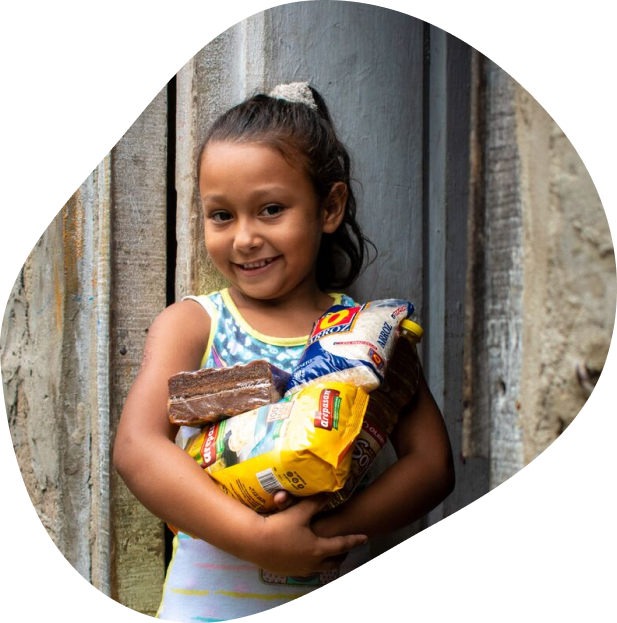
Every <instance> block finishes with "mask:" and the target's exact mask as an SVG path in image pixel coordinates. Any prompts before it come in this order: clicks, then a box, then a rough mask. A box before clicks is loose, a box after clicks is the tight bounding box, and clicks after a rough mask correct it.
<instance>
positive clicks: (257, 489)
mask: <svg viewBox="0 0 617 623" xmlns="http://www.w3.org/2000/svg"><path fill="white" fill-rule="evenodd" d="M367 403H368V395H367V393H366V392H365V391H364V390H362V389H361V388H358V387H354V386H353V385H349V384H346V383H337V382H331V383H326V384H319V385H314V386H311V387H307V388H305V389H303V390H301V391H299V392H297V393H295V394H294V395H292V396H291V397H289V398H284V399H283V400H281V401H279V402H276V403H274V404H270V405H265V406H263V407H259V408H258V409H253V410H252V411H248V412H247V413H243V414H241V415H236V416H235V417H232V418H229V419H227V420H223V421H222V422H219V423H218V424H215V425H213V426H209V427H206V428H204V429H203V430H202V431H200V432H199V433H198V434H196V435H194V436H193V437H192V438H191V439H190V440H189V442H188V445H187V447H186V451H187V452H188V453H189V454H190V455H191V456H192V457H193V458H194V459H195V460H196V461H197V462H198V463H199V464H200V465H201V466H202V467H203V468H204V469H205V470H206V471H207V472H208V474H210V476H211V477H212V478H213V479H214V480H215V481H216V482H217V484H218V485H219V486H220V487H221V488H222V489H223V490H224V491H225V492H226V493H228V494H229V495H231V496H233V497H235V498H236V499H238V500H240V501H241V502H242V503H244V504H245V505H247V506H249V507H250V508H253V509H254V510H256V511H257V512H260V513H267V512H271V511H273V510H275V505H274V494H275V493H276V491H280V490H286V491H289V492H290V493H291V494H293V495H295V496H308V495H315V494H316V493H322V492H334V491H338V490H339V489H340V488H341V487H343V485H344V484H345V480H346V478H347V476H348V475H349V470H350V466H351V452H350V448H351V446H352V445H353V442H354V441H355V439H356V437H357V436H358V434H359V433H360V430H361V429H362V420H363V418H364V413H365V411H366V407H367Z"/></svg>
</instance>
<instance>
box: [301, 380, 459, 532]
mask: <svg viewBox="0 0 617 623" xmlns="http://www.w3.org/2000/svg"><path fill="white" fill-rule="evenodd" d="M390 439H391V441H392V445H393V446H394V449H395V451H396V454H397V457H398V460H397V461H396V463H394V464H393V465H392V466H391V467H389V468H388V469H387V470H386V471H385V472H384V473H383V474H382V475H381V476H380V477H379V478H378V479H377V480H375V482H374V483H373V484H372V485H370V486H369V487H367V488H366V489H365V490H363V491H361V492H360V493H358V494H356V495H354V496H352V497H351V499H350V500H348V501H347V502H346V503H345V504H342V505H341V506H340V507H338V508H337V509H335V510H333V511H331V512H329V513H327V514H323V515H321V516H319V517H317V518H316V519H315V520H314V522H313V530H314V531H315V533H316V534H318V535H320V536H332V535H336V534H348V533H351V532H354V533H355V532H361V533H362V534H366V535H368V536H369V537H373V536H378V535H382V534H387V533H390V532H393V531H395V530H398V529H399V528H402V527H404V526H406V525H408V524H410V523H411V522H413V521H415V520H416V519H418V518H419V517H422V516H423V515H425V514H426V513H428V511H430V510H431V509H433V508H435V506H437V505H438V504H439V503H440V502H441V501H443V500H444V499H445V498H446V497H447V496H448V495H449V494H450V493H451V492H452V490H453V488H454V466H453V461H452V449H451V447H450V440H449V438H448V433H447V431H446V427H445V424H444V421H443V418H442V416H441V413H440V411H439V408H438V406H437V404H436V402H435V400H434V398H433V396H432V395H431V392H430V390H429V388H428V386H427V384H426V381H425V379H424V375H423V374H422V373H421V374H420V384H419V387H418V392H417V393H416V395H415V397H414V399H413V401H412V402H411V404H410V405H409V406H408V407H407V408H406V409H404V410H403V411H402V413H401V415H400V417H399V420H398V423H397V425H396V426H395V428H394V430H393V432H392V434H391V435H390Z"/></svg>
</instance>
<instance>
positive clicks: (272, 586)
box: [114, 83, 454, 622]
mask: <svg viewBox="0 0 617 623" xmlns="http://www.w3.org/2000/svg"><path fill="white" fill-rule="evenodd" d="M198 181H199V190H200V195H201V199H202V204H203V212H204V221H205V228H204V229H205V232H204V233H205V244H206V249H207V251H208V254H209V256H210V258H211V260H212V262H213V263H214V265H215V266H216V268H217V269H218V270H219V271H220V273H221V274H222V275H223V276H225V277H226V278H227V280H228V281H229V283H230V286H229V288H226V289H224V290H222V291H220V292H212V293H210V294H207V295H200V296H194V297H186V298H185V299H184V300H183V301H181V302H179V303H175V304H173V305H171V306H170V307H168V308H167V309H165V310H164V311H163V312H162V313H161V314H160V315H159V316H158V317H157V319H156V320H155V322H154V323H153V325H152V327H151V329H150V331H149V332H148V340H147V343H146V348H145V353H144V358H143V364H142V367H141V369H140V372H139V374H138V376H137V378H136V379H135V382H134V384H133V386H132V388H131V391H130V393H129V396H128V398H127V401H126V404H125V407H124V411H123V413H122V418H121V421H120V426H119V428H118V433H117V437H116V443H115V447H114V465H115V467H116V469H117V470H118V472H119V473H120V475H121V476H122V478H123V479H124V480H125V482H126V483H127V485H128V487H129V488H130V490H131V491H132V492H133V494H134V495H135V496H136V497H137V499H138V500H140V502H141V503H142V504H144V506H146V507H147V508H148V509H149V510H150V511H151V512H153V513H154V514H155V515H157V516H158V517H160V518H161V519H162V520H163V521H166V522H168V523H170V524H173V525H174V526H177V527H178V528H179V529H180V532H179V534H178V535H177V536H176V537H175V539H174V547H173V558H172V561H171V563H170V566H169V569H168V572H167V578H166V582H165V588H164V594H163V600H162V603H161V607H160V609H159V612H158V615H157V616H158V617H159V618H162V619H169V620H173V621H193V622H194V621H221V620H228V619H232V618H236V617H241V616H247V615H249V614H253V613H256V612H260V611H262V610H265V609H268V608H271V607H274V606H276V605H279V604H283V603H285V602H287V601H289V600H291V599H294V598H296V597H299V596H301V595H303V594H305V593H307V592H308V591H311V590H314V589H315V588H317V587H318V586H320V585H322V584H324V583H325V582H327V581H330V580H331V579H334V578H336V577H337V576H338V575H340V574H341V573H345V572H347V571H349V570H350V569H353V568H354V567H356V566H358V565H359V564H361V563H362V562H364V561H365V560H367V547H368V546H367V539H369V538H371V537H373V536H377V535H380V534H385V533H388V532H391V531H393V530H396V529H398V528H401V527H403V526H405V525H407V524H408V523H410V522H412V521H414V520H415V519H417V518H418V517H420V516H422V515H424V514H425V513H427V512H428V511H429V510H430V509H431V508H433V507H435V506H436V505H437V504H438V503H439V502H441V501H442V500H443V499H444V498H445V497H446V496H447V495H448V493H449V492H450V491H451V489H452V487H453V482H454V481H453V478H454V477H453V469H452V457H451V450H450V443H449V440H448V436H447V433H446V429H445V426H444V423H443V419H442V417H441V414H440V412H439V409H438V408H437V406H436V404H435V401H434V400H433V397H432V396H431V393H430V391H429V389H428V387H427V386H426V382H425V381H424V379H423V378H421V381H420V386H419V390H418V393H417V395H416V397H415V398H414V400H413V401H412V403H411V404H409V405H408V406H407V407H406V408H405V409H404V410H403V412H402V413H401V414H400V416H399V420H398V424H397V426H396V428H395V429H394V431H393V433H392V435H391V441H392V443H393V446H394V448H395V450H396V453H397V457H398V460H397V461H396V462H395V463H394V465H392V466H391V467H389V468H388V469H387V470H386V471H385V472H384V473H383V474H380V475H373V476H374V477H376V479H375V481H374V482H373V483H372V484H371V485H370V486H368V487H366V488H365V489H363V490H362V491H361V492H359V493H357V494H355V495H354V496H353V497H352V498H351V499H350V500H349V501H348V502H346V503H345V504H343V505H342V506H340V507H338V508H337V509H335V510H334V511H330V512H328V513H323V512H322V513H320V512H319V511H321V510H322V509H323V506H324V503H325V499H324V498H322V497H321V496H316V497H314V498H305V499H303V500H302V501H299V502H297V503H296V504H291V505H290V502H291V500H290V499H289V498H286V496H285V495H282V494H277V496H278V497H277V502H278V504H279V507H280V508H281V510H280V511H279V512H277V513H275V514H273V515H270V516H262V515H259V514H257V513H256V512H254V511H253V510H251V509H249V508H248V507H246V506H244V505H242V504H241V503H240V502H238V501H237V500H235V499H233V498H232V497H229V496H227V495H226V494H225V493H223V492H222V491H221V490H220V489H219V488H218V487H217V486H216V485H215V484H214V482H213V481H212V480H211V479H210V478H209V477H207V476H206V475H205V474H204V473H203V471H202V469H201V468H200V467H199V465H198V464H197V463H196V462H195V461H193V459H192V458H191V457H190V456H189V455H188V454H187V453H186V452H184V450H183V449H182V447H181V446H182V444H183V442H184V441H185V440H186V439H187V438H188V437H189V436H190V435H191V434H192V433H193V432H194V429H187V427H180V428H178V427H177V426H174V425H172V424H171V423H170V422H169V419H168V417H167V408H166V405H167V380H168V378H169V377H170V376H172V375H174V374H176V373H178V372H180V371H185V370H195V369H198V368H199V367H204V366H210V367H221V366H230V365H234V364H236V363H246V362H247V361H250V360H252V359H266V360H268V361H270V362H271V363H273V364H275V365H277V366H278V367H281V368H283V369H286V370H288V371H291V369H292V368H293V367H294V365H295V364H296V362H297V361H298V359H299V357H300V355H301V354H302V351H303V349H304V346H305V344H306V341H307V338H308V335H309V333H310V330H311V327H312V325H313V322H314V321H315V320H316V319H317V318H318V317H319V316H320V315H321V314H323V313H324V312H325V311H327V310H328V308H330V307H331V306H332V305H333V304H342V305H346V306H353V305H354V304H355V302H354V301H353V299H351V298H350V297H349V296H347V295H345V294H344V293H342V292H340V291H338V292H336V290H340V289H344V288H347V287H348V286H349V285H351V283H353V282H354V280H355V279H356V278H357V276H358V274H359V272H360V270H361V268H362V265H363V263H364V259H365V256H366V250H367V240H366V238H365V237H364V236H363V234H362V232H361V230H360V228H359V227H358V224H357V222H356V216H355V199H354V196H353V192H352V189H351V187H350V161H349V155H348V154H347V151H346V150H345V148H344V147H343V145H342V144H341V143H340V141H339V140H338V138H337V136H336V133H335V130H334V127H333V125H332V121H331V118H330V115H329V113H328V110H327V108H326V105H325V103H324V101H323V99H322V98H321V96H320V95H319V93H318V92H317V91H316V90H315V89H314V88H311V87H309V86H308V84H306V83H293V84H291V85H282V86H279V87H277V88H276V89H275V90H274V91H273V92H272V93H271V94H270V95H263V94H260V95H256V96H254V97H252V98H250V99H248V100H247V101H245V102H243V103H242V104H239V105H238V106H236V107H234V108H232V109H231V110H229V111H228V112H227V113H225V114H224V115H223V116H222V117H220V118H219V119H218V120H217V121H216V122H215V124H214V125H213V127H212V128H211V130H210V132H209V134H208V136H207V138H206V141H205V143H204V146H203V149H202V151H201V154H200V156H199V163H198ZM341 256H342V257H343V258H344V259H345V260H346V261H345V262H343V263H341V261H340V257H341ZM337 258H339V259H337ZM341 264H343V268H342V269H341V268H340V267H341ZM176 441H178V443H175V442H176ZM188 534H191V535H193V536H194V538H191V537H189V536H188Z"/></svg>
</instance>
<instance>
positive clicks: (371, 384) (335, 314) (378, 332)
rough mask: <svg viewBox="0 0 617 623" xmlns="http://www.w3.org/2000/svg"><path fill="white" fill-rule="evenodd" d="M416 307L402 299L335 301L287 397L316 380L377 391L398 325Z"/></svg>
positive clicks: (316, 331)
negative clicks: (345, 303)
mask: <svg viewBox="0 0 617 623" xmlns="http://www.w3.org/2000/svg"><path fill="white" fill-rule="evenodd" d="M413 312H414V306H413V305H412V304H411V303H410V302H408V301H403V300H400V299H383V300H378V301H372V302H370V303H366V304H365V305H361V306H357V307H344V306H342V305H334V306H333V307H331V308H330V309H329V310H328V311H327V312H326V313H325V314H324V315H323V316H321V317H320V318H319V319H318V320H317V322H316V323H315V325H314V326H313V331H312V332H311V335H310V337H309V340H308V342H307V345H306V348H305V350H304V352H303V353H302V356H301V358H300V361H299V362H298V364H297V365H296V367H295V368H294V370H293V371H292V374H291V379H290V381H289V383H288V385H287V389H286V391H285V396H290V395H292V394H293V393H294V392H297V391H298V390H300V389H302V388H303V387H307V386H309V385H311V384H313V383H321V382H329V381H339V382H342V383H350V384H352V385H355V386H357V387H361V388H362V389H363V390H364V391H366V392H371V391H373V390H374V389H377V388H378V387H379V385H380V384H381V382H382V381H383V378H384V374H385V372H386V368H387V365H388V359H389V358H390V355H391V352H392V348H393V345H394V342H395V338H396V335H397V329H398V326H399V324H400V323H401V321H402V320H404V319H405V318H408V317H409V316H411V314H413Z"/></svg>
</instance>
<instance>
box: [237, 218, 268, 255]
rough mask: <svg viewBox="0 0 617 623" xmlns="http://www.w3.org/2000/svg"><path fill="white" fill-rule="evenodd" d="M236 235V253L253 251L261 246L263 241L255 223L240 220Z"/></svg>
mask: <svg viewBox="0 0 617 623" xmlns="http://www.w3.org/2000/svg"><path fill="white" fill-rule="evenodd" d="M234 233H235V235H234V249H235V250H236V251H245V252H246V251H252V250H254V249H257V248H259V246H260V245H261V242H262V239H261V236H260V234H259V231H258V228H257V227H255V224H254V223H251V222H249V221H247V220H244V221H240V220H239V221H238V223H237V225H236V231H235V232H234Z"/></svg>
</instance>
